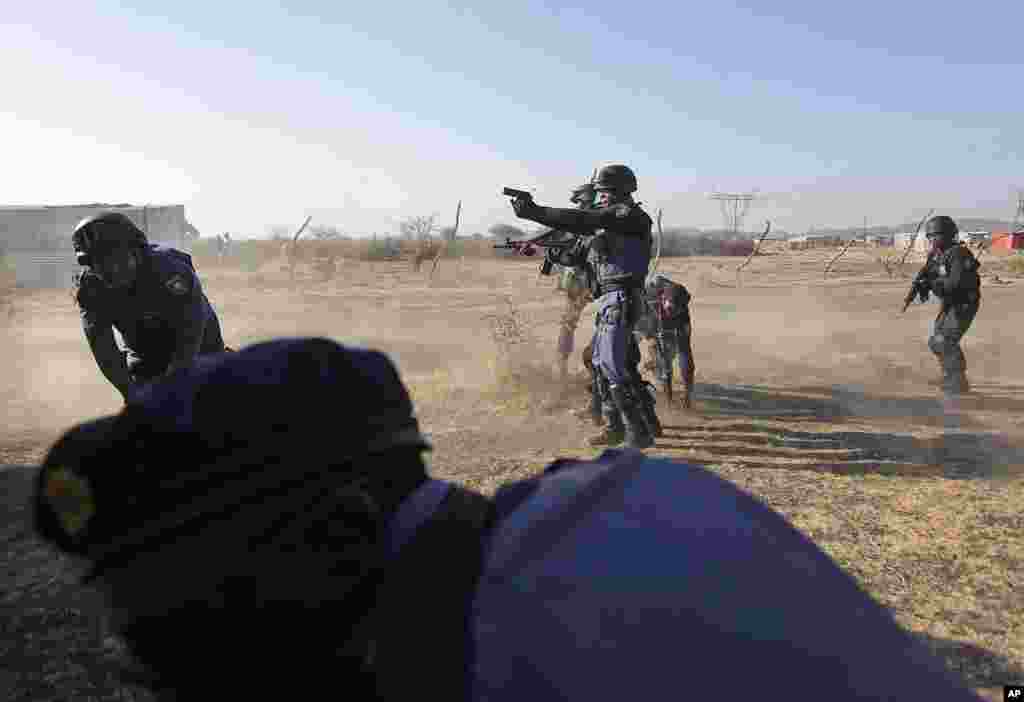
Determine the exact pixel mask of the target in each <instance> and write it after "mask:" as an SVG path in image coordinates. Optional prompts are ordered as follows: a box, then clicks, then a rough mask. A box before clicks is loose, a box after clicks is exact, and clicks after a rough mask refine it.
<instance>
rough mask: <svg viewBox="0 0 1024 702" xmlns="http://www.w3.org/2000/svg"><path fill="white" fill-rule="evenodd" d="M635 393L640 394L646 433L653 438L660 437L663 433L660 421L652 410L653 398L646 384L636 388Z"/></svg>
mask: <svg viewBox="0 0 1024 702" xmlns="http://www.w3.org/2000/svg"><path fill="white" fill-rule="evenodd" d="M637 392H638V393H640V407H641V409H642V410H643V415H644V421H645V422H646V423H647V431H648V433H650V435H651V436H653V437H659V436H662V435H663V434H664V433H665V432H664V431H663V430H662V428H661V421H660V420H659V419H658V413H657V411H656V410H655V409H654V397H653V396H652V393H651V391H650V389H649V387H648V383H644V384H643V385H642V386H640V387H639V388H637Z"/></svg>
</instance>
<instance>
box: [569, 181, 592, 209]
mask: <svg viewBox="0 0 1024 702" xmlns="http://www.w3.org/2000/svg"><path fill="white" fill-rule="evenodd" d="M595 192H596V190H595V189H594V184H593V183H584V184H583V185H579V186H577V187H575V188H573V190H572V195H571V196H570V197H569V202H571V203H573V204H576V205H579V204H583V203H585V204H588V205H589V204H593V202H594V193H595Z"/></svg>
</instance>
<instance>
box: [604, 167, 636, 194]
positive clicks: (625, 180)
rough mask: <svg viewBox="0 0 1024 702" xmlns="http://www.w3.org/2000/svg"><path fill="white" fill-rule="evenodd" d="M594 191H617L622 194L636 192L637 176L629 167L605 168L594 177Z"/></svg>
mask: <svg viewBox="0 0 1024 702" xmlns="http://www.w3.org/2000/svg"><path fill="white" fill-rule="evenodd" d="M594 190H615V191H618V192H620V193H625V194H629V193H635V192H636V175H635V174H634V173H633V170H632V169H631V168H630V167H629V166H623V165H622V164H618V163H617V164H613V165H610V166H605V167H604V168H602V169H601V170H599V171H598V172H597V175H596V176H595V177H594Z"/></svg>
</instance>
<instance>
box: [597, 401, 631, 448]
mask: <svg viewBox="0 0 1024 702" xmlns="http://www.w3.org/2000/svg"><path fill="white" fill-rule="evenodd" d="M601 410H602V413H603V415H604V417H603V418H604V421H605V427H604V430H603V431H601V433H600V434H594V435H593V436H591V437H590V438H588V439H587V443H588V444H589V445H591V446H618V445H619V444H621V443H622V442H623V440H624V439H625V438H626V428H625V427H624V426H623V424H622V415H621V414H620V413H619V409H618V407H615V406H613V405H608V404H604V405H602V406H601Z"/></svg>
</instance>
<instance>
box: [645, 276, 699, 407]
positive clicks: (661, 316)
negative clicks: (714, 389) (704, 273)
mask: <svg viewBox="0 0 1024 702" xmlns="http://www.w3.org/2000/svg"><path fill="white" fill-rule="evenodd" d="M646 294H647V299H646V303H647V314H646V315H645V317H644V321H643V323H642V324H641V325H639V326H638V328H639V329H640V331H641V334H642V335H643V336H644V337H645V338H646V339H647V343H648V352H649V357H650V358H651V359H653V362H654V370H655V373H656V375H657V378H658V381H659V382H660V384H661V387H662V391H663V392H667V391H668V388H669V387H670V383H671V379H672V374H673V373H674V371H675V369H674V365H675V359H676V356H677V355H678V356H679V369H680V374H681V375H682V380H683V394H682V396H681V397H680V404H682V406H683V407H684V408H686V409H689V408H690V407H691V406H692V394H693V376H694V372H695V366H694V363H693V348H692V346H691V334H692V326H691V320H690V292H689V290H687V289H686V286H685V285H680V284H679V283H676V282H675V281H673V280H670V279H669V278H667V277H666V276H664V275H661V274H660V273H659V274H657V275H655V276H653V277H652V278H651V279H650V280H649V281H648V283H647V287H646ZM659 334H660V346H661V348H660V349H659Z"/></svg>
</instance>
